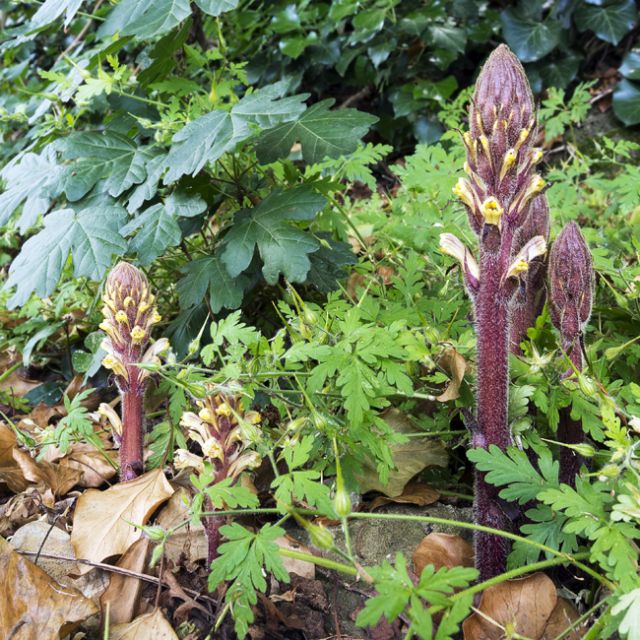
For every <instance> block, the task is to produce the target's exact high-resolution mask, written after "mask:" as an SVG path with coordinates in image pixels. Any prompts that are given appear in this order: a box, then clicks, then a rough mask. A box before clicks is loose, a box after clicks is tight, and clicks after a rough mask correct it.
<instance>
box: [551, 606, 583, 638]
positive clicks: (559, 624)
mask: <svg viewBox="0 0 640 640" xmlns="http://www.w3.org/2000/svg"><path fill="white" fill-rule="evenodd" d="M579 617H580V615H579V614H578V611H577V609H576V608H575V607H574V606H573V605H572V604H571V602H569V601H568V600H567V599H566V598H558V603H557V604H556V606H555V609H554V610H553V611H552V612H551V616H550V617H549V621H548V622H547V626H546V628H545V630H544V634H543V636H542V638H541V640H554V639H555V638H557V637H558V636H560V635H562V634H564V632H565V631H566V630H567V629H568V628H569V627H570V626H571V625H572V624H573V623H574V622H575V621H576V620H577V619H578V618H579ZM585 632H586V627H585V625H584V624H583V625H579V626H578V627H577V628H575V629H572V630H571V631H570V632H569V633H568V634H566V635H562V637H563V639H564V640H581V638H583V637H584V634H585Z"/></svg>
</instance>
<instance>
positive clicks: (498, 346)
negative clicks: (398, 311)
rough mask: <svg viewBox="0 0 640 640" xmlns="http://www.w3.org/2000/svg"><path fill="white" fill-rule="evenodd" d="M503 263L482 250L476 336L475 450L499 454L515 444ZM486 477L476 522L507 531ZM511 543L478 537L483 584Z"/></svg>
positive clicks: (500, 567) (500, 566) (498, 569)
mask: <svg viewBox="0 0 640 640" xmlns="http://www.w3.org/2000/svg"><path fill="white" fill-rule="evenodd" d="M503 273H504V267H503V259H502V256H501V255H500V254H499V253H497V252H496V253H491V252H489V251H483V255H482V257H481V262H480V290H479V292H478V297H477V306H476V317H477V333H478V389H477V394H478V395H477V417H478V426H479V433H478V435H477V436H476V438H475V439H476V441H475V442H473V445H474V446H476V447H478V446H479V447H488V446H489V445H491V444H495V445H497V446H498V447H500V448H501V449H503V450H504V449H506V447H507V446H508V445H509V444H510V442H511V436H510V432H509V424H508V419H507V406H508V393H509V326H510V325H509V309H508V300H507V299H506V297H505V289H504V283H502V282H501V280H502V274H503ZM484 476H485V474H484V473H481V472H478V471H476V480H475V485H476V486H475V502H474V512H475V521H476V522H477V523H478V524H480V525H483V526H487V527H492V528H494V529H501V530H504V531H508V530H509V529H510V528H511V522H510V521H509V518H508V517H507V516H506V515H505V514H504V512H503V511H502V509H501V507H500V504H499V501H498V491H499V490H498V489H497V488H496V487H494V486H492V485H489V484H488V483H487V482H486V481H485V479H484ZM509 547H510V545H509V543H508V542H507V541H506V540H505V539H504V538H500V537H499V536H494V535H491V534H486V533H480V532H478V533H477V535H476V536H475V554H476V566H477V568H478V569H479V571H480V580H486V579H488V578H490V577H492V576H495V575H497V574H498V573H502V572H503V571H504V570H505V568H506V561H507V555H508V554H509Z"/></svg>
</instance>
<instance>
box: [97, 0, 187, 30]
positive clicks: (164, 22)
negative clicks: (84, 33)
mask: <svg viewBox="0 0 640 640" xmlns="http://www.w3.org/2000/svg"><path fill="white" fill-rule="evenodd" d="M190 15H191V7H190V3H189V0H154V1H153V2H148V0H122V2H120V3H119V4H118V5H117V6H116V7H115V8H114V9H112V10H111V13H109V15H108V16H107V19H106V20H105V22H104V23H103V25H102V27H101V28H100V30H99V32H98V34H99V35H101V36H112V35H113V34H115V33H116V32H119V33H120V34H121V35H128V36H135V37H136V38H153V37H155V36H159V35H162V34H163V33H166V32H167V31H170V30H171V29H173V28H174V27H176V26H177V25H179V24H180V23H181V22H182V21H183V20H185V19H186V18H188V17H189V16H190Z"/></svg>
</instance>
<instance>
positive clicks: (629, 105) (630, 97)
mask: <svg viewBox="0 0 640 640" xmlns="http://www.w3.org/2000/svg"><path fill="white" fill-rule="evenodd" d="M613 111H614V113H615V114H616V116H618V118H620V120H622V122H624V123H625V124H626V125H627V126H631V125H634V124H638V123H640V84H638V83H636V82H631V81H630V80H621V81H620V82H619V83H618V86H617V87H616V90H615V91H614V92H613Z"/></svg>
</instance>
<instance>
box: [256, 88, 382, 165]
mask: <svg viewBox="0 0 640 640" xmlns="http://www.w3.org/2000/svg"><path fill="white" fill-rule="evenodd" d="M333 103H334V100H333V99H329V100H323V101H321V102H318V103H317V104H314V105H313V106H312V107H310V108H309V109H307V110H306V111H305V112H304V113H303V114H302V115H301V116H300V117H299V118H298V119H297V120H294V121H293V122H289V123H285V124H281V125H279V126H277V127H274V128H273V129H269V130H268V131H265V132H263V133H262V134H261V135H260V137H259V139H258V145H257V147H256V152H257V154H258V159H259V160H260V162H262V163H264V164H268V163H270V162H274V161H276V160H278V159H280V158H286V157H288V156H289V152H290V151H291V147H292V146H293V145H294V144H295V143H296V142H299V143H300V145H301V146H302V157H303V158H304V160H305V162H307V163H309V164H314V163H316V162H320V161H321V160H323V159H324V158H325V157H327V156H328V157H330V158H336V157H338V156H341V155H347V154H349V153H352V152H353V151H355V149H356V148H357V146H358V143H359V142H360V138H362V136H364V134H365V133H366V132H367V131H368V130H369V127H370V126H371V125H372V124H374V123H375V122H377V120H378V119H377V118H376V117H375V116H372V115H369V114H368V113H362V112H361V111H357V110H356V109H339V110H336V111H329V107H331V106H332V105H333Z"/></svg>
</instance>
